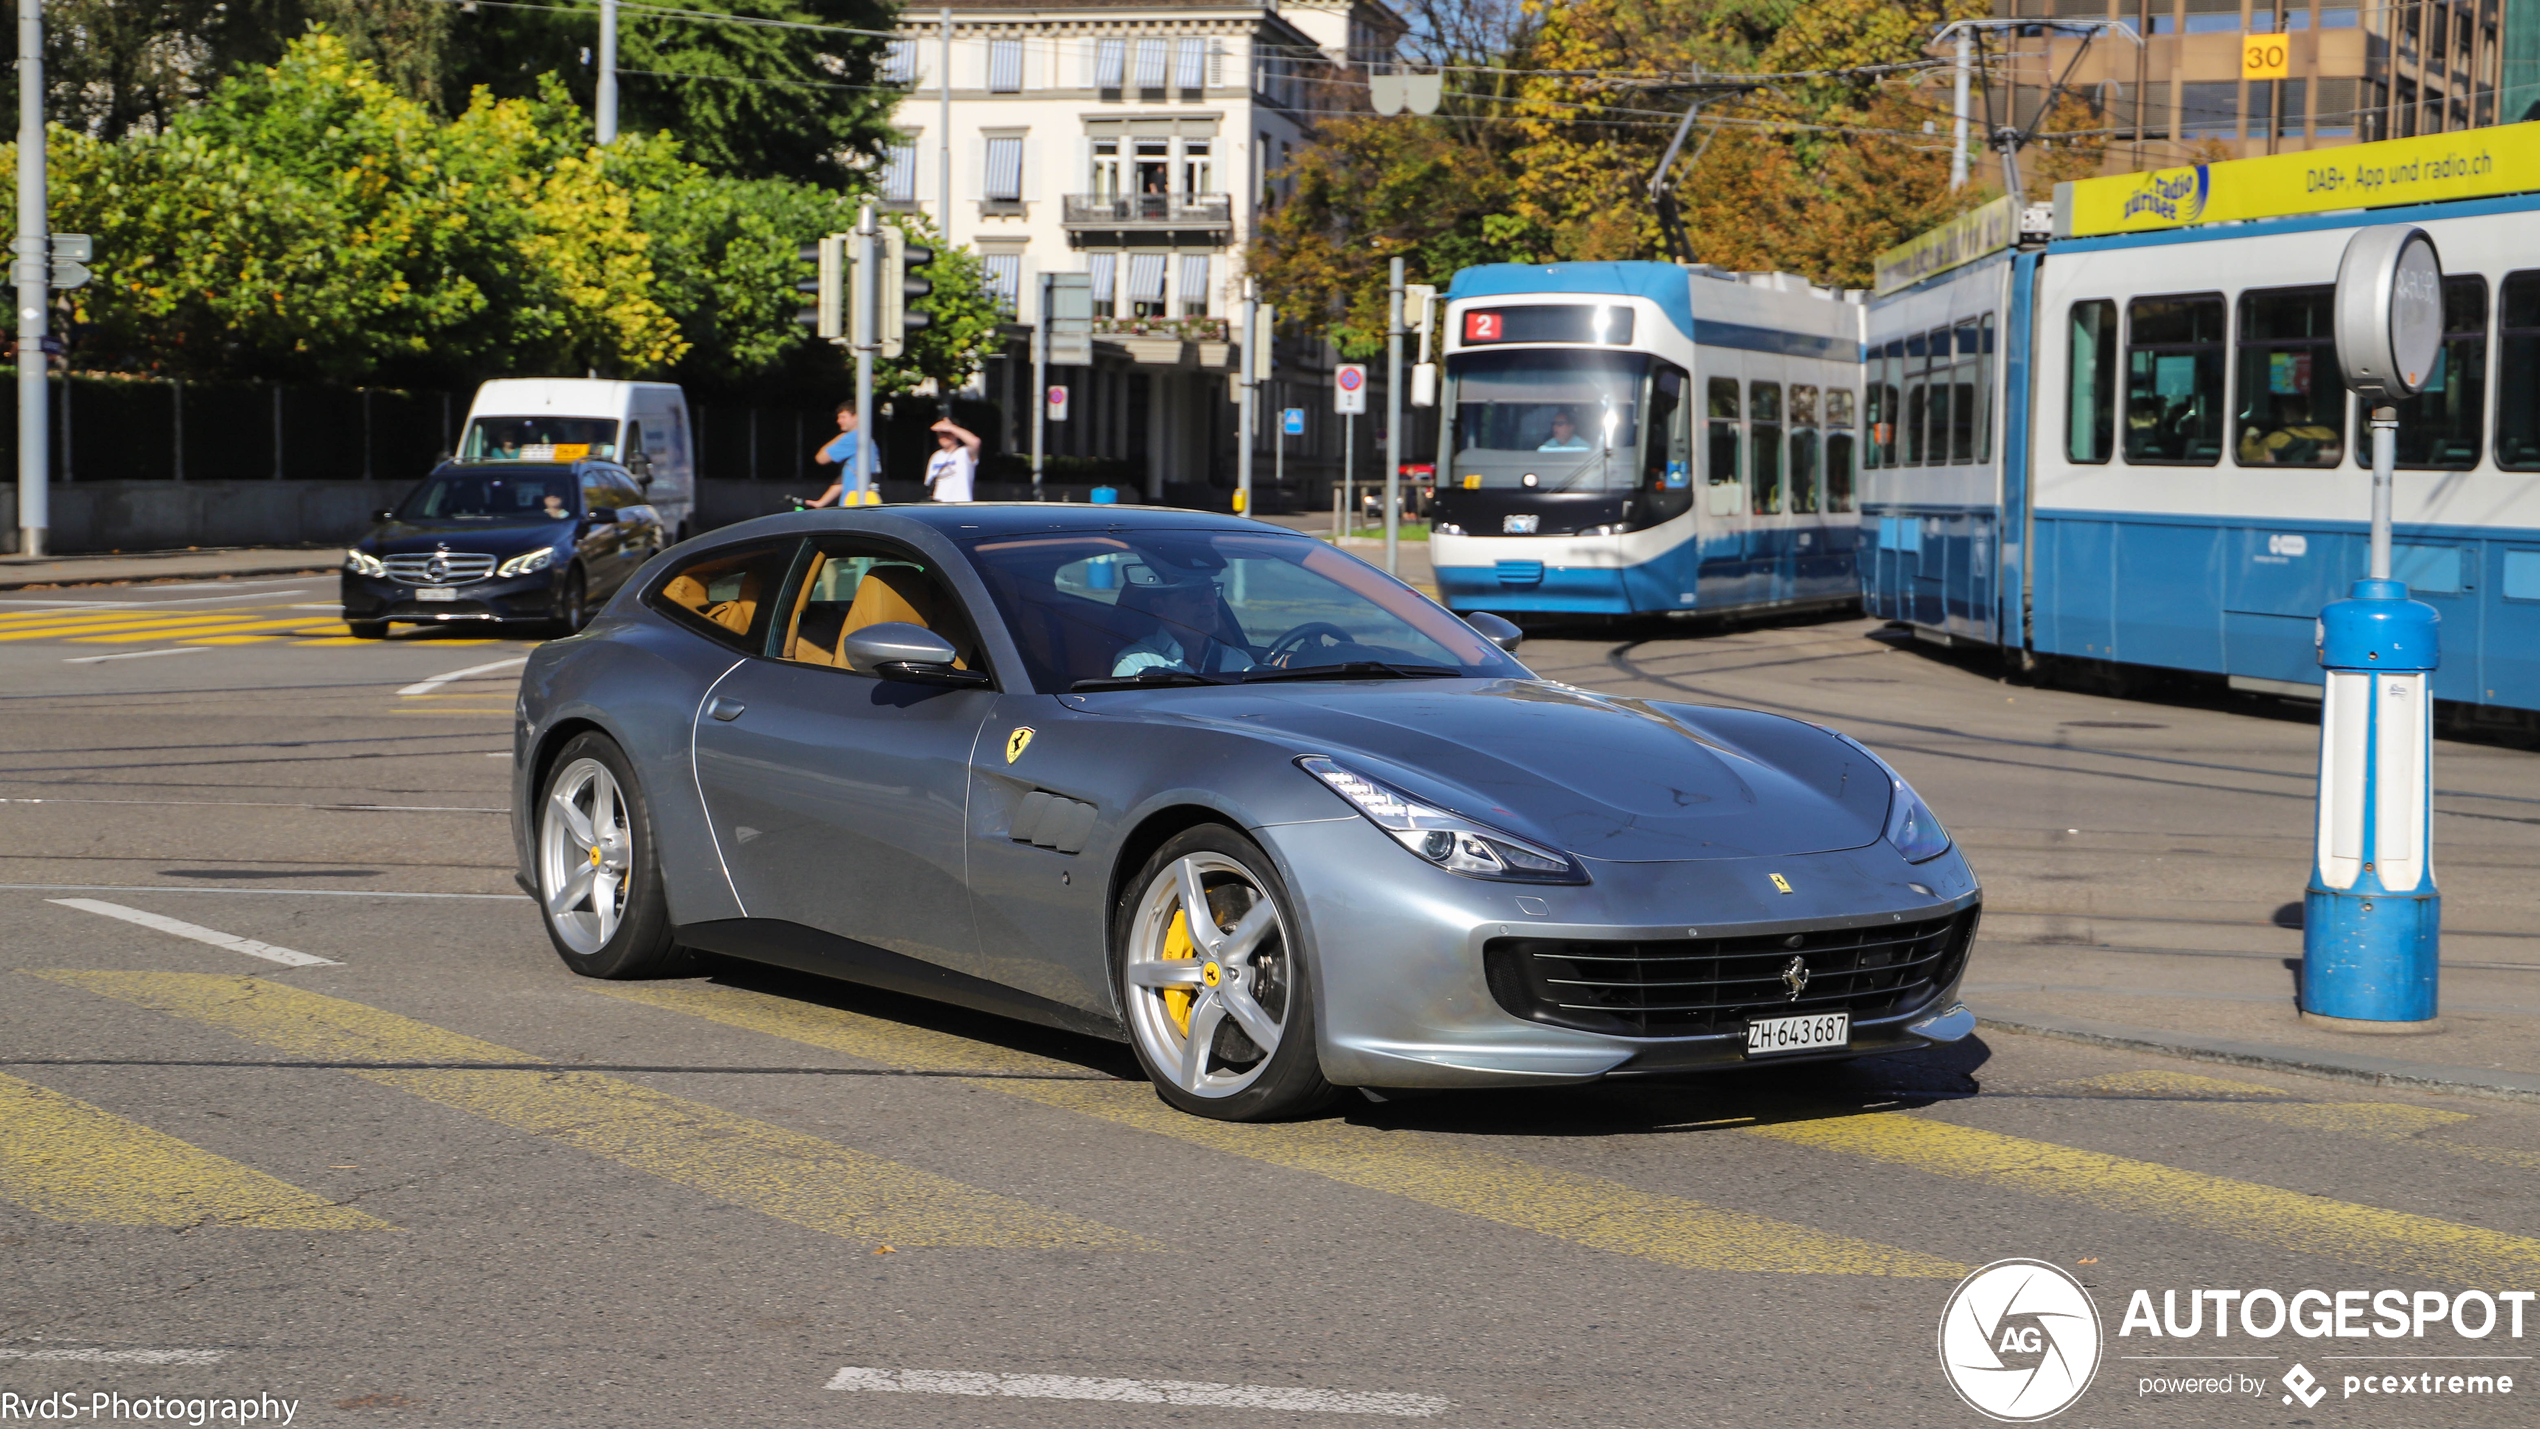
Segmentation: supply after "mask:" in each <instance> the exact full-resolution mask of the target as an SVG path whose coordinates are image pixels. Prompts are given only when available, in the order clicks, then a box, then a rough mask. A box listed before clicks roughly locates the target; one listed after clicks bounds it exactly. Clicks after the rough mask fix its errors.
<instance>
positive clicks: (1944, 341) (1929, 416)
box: [1923, 327, 1958, 466]
mask: <svg viewBox="0 0 2540 1429" xmlns="http://www.w3.org/2000/svg"><path fill="white" fill-rule="evenodd" d="M1926 342H1927V345H1928V349H1929V351H1930V353H1931V377H1930V380H1929V381H1928V383H1927V384H1926V386H1927V389H1928V391H1929V392H1930V394H1931V395H1929V396H1927V397H1925V398H1924V399H1923V461H1924V462H1925V463H1926V464H1927V465H1931V466H1947V465H1948V464H1949V413H1950V409H1951V408H1952V406H1954V405H1955V404H1953V403H1952V402H1951V401H1950V396H1951V393H1952V391H1953V389H1954V388H1955V386H1956V382H1957V373H1958V369H1957V363H1956V359H1955V357H1954V356H1953V354H1954V353H1955V352H1956V351H1957V348H1956V347H1955V345H1954V344H1952V343H1951V341H1950V338H1949V329H1947V328H1945V327H1942V328H1933V329H1932V332H1931V336H1930V337H1929V338H1928V339H1926Z"/></svg>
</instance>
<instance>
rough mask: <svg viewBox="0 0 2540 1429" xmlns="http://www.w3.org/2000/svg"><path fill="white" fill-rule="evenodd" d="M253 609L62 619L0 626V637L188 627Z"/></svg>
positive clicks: (236, 617) (60, 637) (246, 613)
mask: <svg viewBox="0 0 2540 1429" xmlns="http://www.w3.org/2000/svg"><path fill="white" fill-rule="evenodd" d="M255 613H256V612H254V611H247V610H236V611H225V612H220V613H217V614H214V613H207V612H200V611H197V612H194V613H191V614H188V615H182V616H173V615H150V616H115V617H112V618H109V619H103V620H98V619H84V620H63V621H56V622H53V623H50V624H46V625H36V626H26V625H18V626H9V627H5V628H0V640H67V639H70V638H71V637H73V636H78V635H89V634H95V633H97V632H100V631H112V630H140V629H144V628H147V629H152V630H162V629H165V630H176V629H191V628H194V627H196V626H202V625H226V624H229V623H230V622H232V621H235V620H243V619H246V618H247V617H248V616H250V615H253V614H255Z"/></svg>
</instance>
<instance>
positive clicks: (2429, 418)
mask: <svg viewBox="0 0 2540 1429" xmlns="http://www.w3.org/2000/svg"><path fill="white" fill-rule="evenodd" d="M2486 403H2487V280H2486V279H2484V278H2481V277H2479V276H2478V275H2477V274H2475V273H2471V274H2466V275H2463V276H2461V277H2458V278H2446V279H2444V280H2443V356H2442V357H2441V359H2440V360H2438V361H2437V362H2436V363H2435V364H2434V373H2433V375H2432V376H2430V377H2428V378H2427V379H2426V383H2425V389H2424V390H2423V391H2421V392H2419V393H2417V394H2416V395H2415V396H2413V397H2410V398H2408V399H2407V400H2406V401H2404V402H2401V403H2400V404H2399V459H2398V464H2399V465H2400V466H2404V467H2413V468H2416V469H2417V470H2420V471H2426V470H2432V471H2447V470H2448V471H2462V470H2466V469H2468V468H2470V467H2473V466H2476V465H2478V443H2479V429H2480V428H2481V427H2483V426H2485V425H2486V422H2485V418H2486V415H2487V412H2486ZM2363 445H2364V444H2363V443H2357V448H2358V449H2357V451H2356V453H2355V461H2356V464H2357V465H2359V466H2362V467H2365V468H2366V469H2370V467H2371V465H2372V454H2371V453H2370V452H2368V451H2364V450H2362V449H2361V448H2362V446H2363Z"/></svg>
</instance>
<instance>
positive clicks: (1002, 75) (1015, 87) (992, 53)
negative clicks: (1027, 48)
mask: <svg viewBox="0 0 2540 1429" xmlns="http://www.w3.org/2000/svg"><path fill="white" fill-rule="evenodd" d="M1022 90H1023V42H1022V41H1021V40H990V41H988V92H989V93H991V94H1019V93H1021V92H1022Z"/></svg>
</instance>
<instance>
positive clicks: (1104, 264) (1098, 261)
mask: <svg viewBox="0 0 2540 1429" xmlns="http://www.w3.org/2000/svg"><path fill="white" fill-rule="evenodd" d="M1085 272H1086V273H1088V274H1089V275H1091V276H1092V278H1093V290H1094V316H1095V317H1098V318H1115V317H1118V316H1120V255H1119V254H1117V253H1088V254H1086V255H1085Z"/></svg>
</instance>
